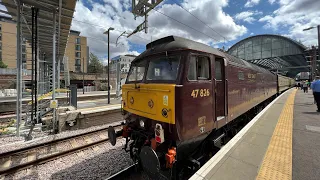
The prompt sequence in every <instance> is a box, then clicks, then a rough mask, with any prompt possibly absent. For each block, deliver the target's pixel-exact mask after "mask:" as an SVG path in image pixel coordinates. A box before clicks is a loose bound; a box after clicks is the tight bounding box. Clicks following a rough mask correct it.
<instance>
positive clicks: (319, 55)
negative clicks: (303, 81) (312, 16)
mask: <svg viewBox="0 0 320 180" xmlns="http://www.w3.org/2000/svg"><path fill="white" fill-rule="evenodd" d="M314 28H317V30H318V57H320V25H318V26H317V27H315V26H312V27H309V28H306V29H303V31H309V30H311V29H314ZM315 51H316V50H315ZM316 62H317V53H315V56H314V58H313V61H311V70H312V74H311V78H312V80H314V75H315V74H314V73H316V72H315V70H316V67H317V66H316Z"/></svg>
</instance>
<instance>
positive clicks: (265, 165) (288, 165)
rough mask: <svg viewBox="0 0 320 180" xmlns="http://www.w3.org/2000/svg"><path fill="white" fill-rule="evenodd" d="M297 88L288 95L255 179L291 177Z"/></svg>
mask: <svg viewBox="0 0 320 180" xmlns="http://www.w3.org/2000/svg"><path fill="white" fill-rule="evenodd" d="M296 92H297V90H296V89H295V90H293V92H292V93H291V94H290V95H289V97H288V99H287V101H286V104H285V105H284V107H283V109H282V112H281V114H280V117H279V119H278V123H277V125H276V128H275V130H274V132H273V135H272V137H271V140H270V143H269V146H268V149H267V152H266V154H265V156H264V159H263V161H262V164H261V167H260V170H259V173H258V176H257V178H256V179H257V180H262V179H263V180H269V179H270V180H276V179H281V180H291V179H292V128H293V105H294V97H295V95H296Z"/></svg>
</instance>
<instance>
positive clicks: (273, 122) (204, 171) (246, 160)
mask: <svg viewBox="0 0 320 180" xmlns="http://www.w3.org/2000/svg"><path fill="white" fill-rule="evenodd" d="M313 103H314V100H313V96H312V92H309V93H307V94H305V93H303V91H301V90H296V89H290V90H288V91H287V92H285V93H284V94H282V95H281V96H279V97H278V98H277V99H275V100H274V101H273V102H272V103H270V104H269V105H268V106H267V107H266V108H265V109H264V110H263V111H261V112H260V113H259V114H258V115H257V116H256V117H255V118H254V119H253V120H252V121H250V123H249V124H248V125H247V126H245V127H244V128H243V129H242V130H241V131H240V132H239V133H238V134H237V135H236V136H235V137H234V138H232V139H231V140H230V141H229V142H228V143H227V144H226V145H225V146H224V147H223V148H222V149H221V150H220V151H219V152H218V153H217V154H216V155H214V156H213V157H212V158H211V159H210V160H209V161H208V162H207V163H206V164H205V165H204V166H203V167H201V169H200V170H199V171H198V172H196V173H195V174H194V175H193V176H192V177H191V178H190V179H191V180H211V179H219V180H229V179H230V180H231V179H232V180H235V179H240V180H250V179H258V180H260V179H264V180H268V179H270V180H277V179H281V180H285V179H294V180H300V179H308V180H311V179H319V178H320V171H319V169H320V163H319V162H320V150H319V149H320V140H319V139H320V113H317V112H316V105H315V104H313Z"/></svg>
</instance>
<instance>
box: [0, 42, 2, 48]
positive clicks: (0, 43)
mask: <svg viewBox="0 0 320 180" xmlns="http://www.w3.org/2000/svg"><path fill="white" fill-rule="evenodd" d="M0 50H2V42H0Z"/></svg>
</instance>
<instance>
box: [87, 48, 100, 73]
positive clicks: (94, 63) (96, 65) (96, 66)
mask: <svg viewBox="0 0 320 180" xmlns="http://www.w3.org/2000/svg"><path fill="white" fill-rule="evenodd" d="M88 72H89V73H103V64H102V63H101V61H100V59H99V58H98V57H97V56H96V55H94V54H93V53H90V61H89V66H88Z"/></svg>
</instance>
